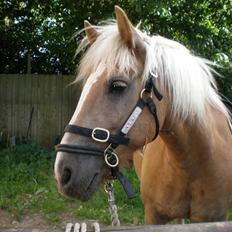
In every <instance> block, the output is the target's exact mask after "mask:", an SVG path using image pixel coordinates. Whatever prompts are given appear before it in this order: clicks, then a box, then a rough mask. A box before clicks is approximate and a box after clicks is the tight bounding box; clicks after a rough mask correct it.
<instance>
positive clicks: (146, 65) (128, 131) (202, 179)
mask: <svg viewBox="0 0 232 232" xmlns="http://www.w3.org/2000/svg"><path fill="white" fill-rule="evenodd" d="M115 13H116V18H117V22H116V23H109V24H107V25H105V26H98V27H94V26H92V25H91V24H90V23H89V22H87V21H85V31H86V35H87V36H86V38H85V39H84V41H83V42H82V43H81V45H80V48H79V49H83V48H85V47H86V46H87V45H90V46H89V48H88V49H87V51H86V52H85V54H84V56H83V58H82V60H81V63H80V67H79V75H78V77H77V80H78V79H84V87H83V91H82V93H81V97H80V100H79V102H78V105H77V108H76V110H75V112H74V114H73V116H72V118H71V121H70V125H68V126H67V127H66V130H65V134H64V136H63V138H62V141H61V144H60V145H59V146H58V153H57V157H56V162H55V178H56V180H57V184H58V188H59V191H60V192H62V193H63V194H65V195H68V196H71V197H74V198H78V199H80V200H82V201H86V200H88V199H89V198H90V197H91V196H92V195H93V194H94V193H95V192H96V191H97V189H98V187H99V186H100V184H101V183H102V182H104V181H105V180H106V179H108V178H110V176H111V174H110V173H111V172H110V170H111V168H112V169H115V168H117V165H118V163H119V164H120V165H123V164H124V163H125V162H127V161H131V160H133V154H134V153H136V151H137V153H136V154H135V155H134V156H135V160H136V161H137V162H135V165H136V166H137V169H139V168H140V169H141V170H140V173H139V174H140V180H141V195H142V200H143V202H144V207H145V223H146V224H152V223H166V222H168V221H169V220H171V219H174V218H190V219H191V221H192V222H202V221H220V220H224V219H226V215H227V211H228V209H229V207H230V206H231V204H232V171H231V170H232V169H231V168H232V150H231V146H232V137H231V132H230V129H229V126H228V122H229V114H228V112H227V109H226V107H225V106H224V104H223V103H222V101H221V98H220V96H219V95H218V93H217V90H216V86H215V81H214V78H213V75H212V72H213V70H212V69H211V68H210V67H209V66H208V65H209V64H210V62H208V61H206V60H204V59H202V58H199V57H197V56H195V55H193V54H192V53H191V52H190V51H189V50H188V49H187V48H185V47H184V46H183V45H181V44H179V43H177V42H174V41H171V40H168V39H165V38H163V37H161V36H152V37H150V36H148V35H146V34H145V33H143V32H141V31H140V30H139V29H138V28H135V27H133V26H132V24H131V22H130V21H129V19H128V18H127V15H126V14H125V12H124V11H123V10H122V9H121V8H119V7H117V6H116V7H115ZM161 94H162V95H163V99H161V98H162V96H161ZM159 128H160V130H159ZM158 132H159V136H158V137H157V138H156V140H153V138H154V137H156V136H157V134H158ZM143 147H145V149H142V148H143ZM142 150H143V152H142ZM138 153H143V160H142V161H141V160H140V161H138V159H139V157H140V155H138ZM139 166H141V167H139Z"/></svg>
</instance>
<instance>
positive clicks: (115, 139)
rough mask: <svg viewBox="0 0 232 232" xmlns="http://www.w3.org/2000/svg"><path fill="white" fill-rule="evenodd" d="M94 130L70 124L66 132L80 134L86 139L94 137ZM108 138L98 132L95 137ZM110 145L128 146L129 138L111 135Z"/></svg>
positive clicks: (103, 133) (101, 132)
mask: <svg viewBox="0 0 232 232" xmlns="http://www.w3.org/2000/svg"><path fill="white" fill-rule="evenodd" d="M93 130H94V129H90V128H87V127H81V126H76V125H72V124H69V125H67V126H66V127H65V130H64V131H65V132H69V133H73V134H79V135H83V136H86V137H92V132H93ZM105 136H106V134H105V132H104V131H101V130H96V134H95V137H97V138H99V139H104V138H105ZM106 142H109V143H116V144H122V145H128V143H129V138H126V137H124V136H122V135H120V134H110V136H109V139H108V141H106Z"/></svg>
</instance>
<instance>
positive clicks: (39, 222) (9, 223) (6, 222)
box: [0, 209, 49, 228]
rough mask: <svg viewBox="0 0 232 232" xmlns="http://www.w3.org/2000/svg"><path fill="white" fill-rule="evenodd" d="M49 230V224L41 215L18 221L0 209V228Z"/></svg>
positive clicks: (27, 216) (28, 216)
mask: <svg viewBox="0 0 232 232" xmlns="http://www.w3.org/2000/svg"><path fill="white" fill-rule="evenodd" d="M25 226H26V227H30V228H38V227H39V228H49V224H48V222H47V221H46V219H44V218H42V217H41V216H40V215H36V214H34V215H26V216H25V217H24V218H23V219H22V220H20V221H17V219H16V217H15V216H14V215H13V214H11V213H8V212H6V211H3V210H1V209H0V227H5V228H11V227H12V228H24V227H25Z"/></svg>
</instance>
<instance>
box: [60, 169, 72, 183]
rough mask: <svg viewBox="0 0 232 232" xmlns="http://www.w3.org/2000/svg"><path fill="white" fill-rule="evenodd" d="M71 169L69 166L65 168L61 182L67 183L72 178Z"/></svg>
mask: <svg viewBox="0 0 232 232" xmlns="http://www.w3.org/2000/svg"><path fill="white" fill-rule="evenodd" d="M71 174H72V173H71V170H70V169H69V168H64V172H63V175H62V177H61V184H62V185H66V184H67V183H68V182H69V181H70V179H71Z"/></svg>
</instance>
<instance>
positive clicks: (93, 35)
mask: <svg viewBox="0 0 232 232" xmlns="http://www.w3.org/2000/svg"><path fill="white" fill-rule="evenodd" d="M84 28H85V33H86V36H87V38H88V40H89V42H90V44H93V43H94V42H95V40H96V39H97V37H98V35H99V33H98V32H97V30H96V29H95V28H94V26H93V25H92V24H91V23H90V22H89V21H88V20H85V21H84Z"/></svg>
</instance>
